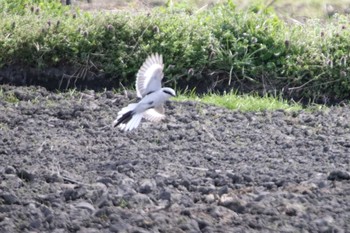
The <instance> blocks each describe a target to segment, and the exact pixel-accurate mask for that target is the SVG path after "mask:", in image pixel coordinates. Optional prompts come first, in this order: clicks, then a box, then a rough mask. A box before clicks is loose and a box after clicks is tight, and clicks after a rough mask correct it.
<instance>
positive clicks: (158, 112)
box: [143, 105, 165, 122]
mask: <svg viewBox="0 0 350 233" xmlns="http://www.w3.org/2000/svg"><path fill="white" fill-rule="evenodd" d="M143 115H144V117H145V118H146V119H147V120H149V121H153V122H159V121H161V120H163V119H164V118H165V115H164V107H163V105H160V106H158V107H155V108H151V109H148V110H147V111H145V112H144V114H143Z"/></svg>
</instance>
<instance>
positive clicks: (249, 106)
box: [175, 92, 303, 112]
mask: <svg viewBox="0 0 350 233" xmlns="http://www.w3.org/2000/svg"><path fill="white" fill-rule="evenodd" d="M175 100H177V101H188V100H190V101H196V102H200V103H206V104H212V105H216V106H219V107H224V108H227V109H230V110H240V111H244V112H245V111H264V110H271V111H272V110H277V109H283V110H285V111H298V110H301V109H302V108H303V106H302V105H301V104H298V103H288V101H286V100H283V99H282V98H276V97H273V96H267V95H265V96H262V97H261V96H257V95H247V94H245V95H238V94H237V93H234V92H229V93H224V95H221V94H216V93H207V94H204V95H201V96H198V95H196V94H195V93H194V92H191V93H183V94H180V95H179V96H177V97H176V98H175Z"/></svg>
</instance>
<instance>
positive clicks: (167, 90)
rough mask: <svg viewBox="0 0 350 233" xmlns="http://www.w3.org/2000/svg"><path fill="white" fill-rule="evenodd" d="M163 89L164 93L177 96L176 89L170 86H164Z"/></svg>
mask: <svg viewBox="0 0 350 233" xmlns="http://www.w3.org/2000/svg"><path fill="white" fill-rule="evenodd" d="M162 91H163V93H164V94H166V95H169V97H175V96H176V93H175V91H174V90H173V89H172V88H170V87H164V88H162Z"/></svg>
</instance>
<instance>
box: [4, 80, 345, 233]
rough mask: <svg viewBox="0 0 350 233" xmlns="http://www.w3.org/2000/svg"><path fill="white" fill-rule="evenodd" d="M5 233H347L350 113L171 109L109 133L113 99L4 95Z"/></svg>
mask: <svg viewBox="0 0 350 233" xmlns="http://www.w3.org/2000/svg"><path fill="white" fill-rule="evenodd" d="M1 90H2V91H1V92H0V232H9V233H11V232H81V233H83V232H84V233H86V232H175V233H176V232H202V233H204V232H206V233H209V232H350V221H349V219H350V175H349V170H350V156H349V153H350V124H349V115H350V108H349V106H347V107H342V108H340V107H333V108H331V109H330V110H328V111H324V112H314V113H310V112H305V111H302V112H298V113H285V112H283V111H275V112H257V113H241V112H237V111H229V110H225V109H221V108H217V107H213V106H207V105H203V104H199V103H192V102H187V103H179V102H170V103H169V104H168V105H167V106H166V108H167V115H168V116H169V117H168V118H167V120H165V121H164V122H162V123H161V124H156V125H155V124H152V123H149V122H142V124H141V126H140V127H139V128H138V129H137V130H135V131H133V132H129V133H123V132H120V131H119V130H118V129H112V128H111V127H110V125H111V123H112V121H113V120H114V118H115V117H116V116H117V112H118V110H119V109H120V108H121V107H122V106H125V105H126V104H127V103H128V102H129V101H130V99H128V98H126V97H125V96H122V95H116V94H114V93H112V92H105V93H94V92H93V91H85V92H73V91H71V92H68V93H65V94H62V93H55V92H48V91H47V90H45V89H44V88H39V87H10V86H7V85H4V86H1Z"/></svg>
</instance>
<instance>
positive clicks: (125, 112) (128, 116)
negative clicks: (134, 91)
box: [113, 103, 143, 131]
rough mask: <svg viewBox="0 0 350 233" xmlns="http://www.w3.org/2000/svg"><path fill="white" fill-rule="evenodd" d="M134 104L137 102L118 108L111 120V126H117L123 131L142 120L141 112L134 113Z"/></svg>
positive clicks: (133, 126)
mask: <svg viewBox="0 0 350 233" xmlns="http://www.w3.org/2000/svg"><path fill="white" fill-rule="evenodd" d="M136 106H137V103H133V104H129V105H128V106H126V107H125V108H123V109H122V110H120V112H118V117H117V119H116V120H115V121H113V127H116V126H118V127H119V128H120V129H122V130H124V131H130V130H132V129H135V128H137V126H139V124H140V122H141V120H142V117H143V113H136V112H135V111H134V109H135V107H136Z"/></svg>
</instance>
